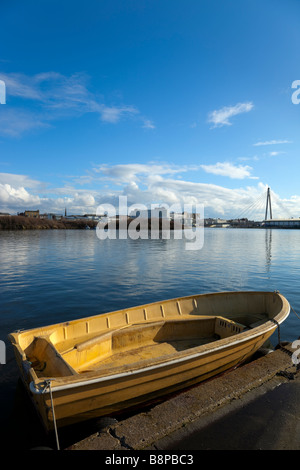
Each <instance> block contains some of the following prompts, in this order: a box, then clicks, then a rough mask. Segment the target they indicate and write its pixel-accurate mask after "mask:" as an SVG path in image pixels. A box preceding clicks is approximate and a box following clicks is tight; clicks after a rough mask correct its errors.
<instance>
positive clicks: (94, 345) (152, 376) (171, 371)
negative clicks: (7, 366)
mask: <svg viewBox="0 0 300 470" xmlns="http://www.w3.org/2000/svg"><path fill="white" fill-rule="evenodd" d="M289 312H290V306H289V303H288V301H287V300H286V299H285V298H284V297H283V296H282V295H281V294H279V293H277V292H221V293H213V294H201V295H194V296H189V297H182V298H177V299H171V300H165V301H163V302H155V303H151V304H147V305H142V306H138V307H132V308H129V309H126V310H119V311H115V312H110V313H106V314H100V315H97V316H92V317H87V318H82V319H80V320H73V321H70V322H66V323H59V324H56V325H51V326H47V327H41V328H35V329H31V330H27V331H21V332H14V333H11V334H10V335H9V338H10V340H11V342H12V344H13V346H14V351H15V356H16V360H17V363H18V365H19V368H20V372H21V376H22V378H23V381H24V383H25V385H26V387H27V389H28V391H29V393H30V395H31V397H32V399H33V402H34V404H35V406H36V408H37V410H38V412H39V414H40V416H41V418H42V421H43V423H44V425H45V427H46V429H52V428H53V427H54V426H55V425H58V426H63V425H66V424H71V423H75V422H78V421H82V420H86V419H89V418H92V417H96V416H103V415H110V414H112V413H115V412H117V411H120V410H124V409H127V408H129V407H132V406H133V405H137V404H141V403H145V402H147V401H149V400H152V399H154V398H157V397H160V396H163V395H165V394H167V393H170V392H173V391H176V390H179V389H182V388H185V387H187V386H190V385H192V384H195V383H197V382H200V381H203V380H205V379H208V378H209V377H212V376H214V375H216V374H219V373H221V372H223V371H225V370H227V369H229V368H231V367H233V366H237V365H239V364H240V363H242V362H244V361H246V360H248V359H249V358H250V357H251V356H252V355H253V354H254V353H255V351H257V350H258V349H259V348H260V347H261V346H262V345H263V344H264V343H265V342H266V340H267V339H268V338H269V337H270V336H271V334H272V333H273V332H274V331H275V329H276V328H277V327H278V326H279V324H280V323H282V322H283V321H284V320H285V319H286V318H287V316H288V315H289ZM54 421H55V422H54Z"/></svg>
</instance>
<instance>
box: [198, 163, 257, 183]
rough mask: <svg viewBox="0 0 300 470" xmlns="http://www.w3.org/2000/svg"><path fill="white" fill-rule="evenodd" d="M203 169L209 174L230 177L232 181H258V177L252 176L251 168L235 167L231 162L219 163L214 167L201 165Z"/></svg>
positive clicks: (246, 166) (245, 166)
mask: <svg viewBox="0 0 300 470" xmlns="http://www.w3.org/2000/svg"><path fill="white" fill-rule="evenodd" d="M201 168H202V169H203V170H204V171H206V172H207V173H213V174H214V175H221V176H228V177H229V178H232V179H244V178H252V179H257V177H254V176H251V170H252V168H251V166H248V165H244V166H243V165H239V166H235V165H233V164H232V163H229V162H223V163H221V162H218V163H215V164H214V165H201Z"/></svg>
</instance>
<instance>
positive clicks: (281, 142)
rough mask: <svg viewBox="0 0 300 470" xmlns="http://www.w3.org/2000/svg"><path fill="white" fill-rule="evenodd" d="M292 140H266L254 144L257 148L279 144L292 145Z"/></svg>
mask: <svg viewBox="0 0 300 470" xmlns="http://www.w3.org/2000/svg"><path fill="white" fill-rule="evenodd" d="M292 143H293V142H292V141H291V140H266V141H264V142H256V144H253V145H254V146H255V147H259V146H261V145H277V144H292Z"/></svg>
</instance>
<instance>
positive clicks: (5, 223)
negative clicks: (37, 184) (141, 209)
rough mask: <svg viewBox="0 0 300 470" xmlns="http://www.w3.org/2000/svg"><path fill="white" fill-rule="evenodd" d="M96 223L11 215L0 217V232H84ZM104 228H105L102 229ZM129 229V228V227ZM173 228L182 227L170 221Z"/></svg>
mask: <svg viewBox="0 0 300 470" xmlns="http://www.w3.org/2000/svg"><path fill="white" fill-rule="evenodd" d="M132 221H133V219H132V218H130V217H128V219H127V227H128V226H129V224H130V223H131V222H132ZM115 223H116V229H118V228H119V220H116V221H115ZM97 224H98V221H95V220H91V219H87V220H84V219H77V220H76V219H74V220H70V219H65V218H62V219H60V220H53V219H42V218H38V217H25V216H20V215H11V216H1V217H0V231H1V230H49V229H50V230H51V229H52V230H53V229H56V230H59V229H61V230H84V229H87V228H90V229H95V228H96V227H97ZM162 225H163V224H162V221H161V220H159V223H158V228H159V229H162V228H163V227H162ZM102 228H105V227H102ZM129 228H130V227H129ZM148 228H149V229H150V228H151V219H149V222H148ZM174 228H176V229H178V228H183V226H181V224H180V227H179V226H178V223H177V224H175V226H174V221H172V220H171V221H170V230H173V229H174Z"/></svg>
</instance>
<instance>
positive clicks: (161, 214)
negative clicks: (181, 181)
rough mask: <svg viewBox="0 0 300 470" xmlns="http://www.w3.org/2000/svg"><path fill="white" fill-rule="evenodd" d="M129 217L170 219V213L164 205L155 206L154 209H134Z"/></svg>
mask: <svg viewBox="0 0 300 470" xmlns="http://www.w3.org/2000/svg"><path fill="white" fill-rule="evenodd" d="M129 217H141V218H142V219H170V214H169V213H168V210H167V209H166V208H165V207H155V208H154V209H143V210H140V209H135V210H133V211H132V212H131V213H130V214H129Z"/></svg>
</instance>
